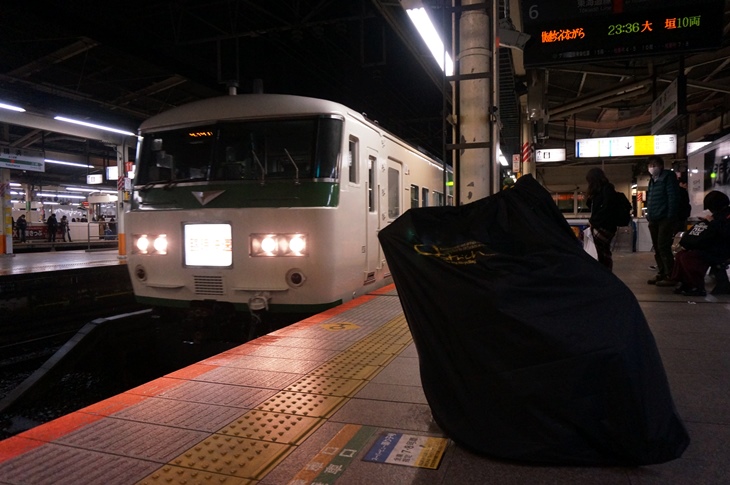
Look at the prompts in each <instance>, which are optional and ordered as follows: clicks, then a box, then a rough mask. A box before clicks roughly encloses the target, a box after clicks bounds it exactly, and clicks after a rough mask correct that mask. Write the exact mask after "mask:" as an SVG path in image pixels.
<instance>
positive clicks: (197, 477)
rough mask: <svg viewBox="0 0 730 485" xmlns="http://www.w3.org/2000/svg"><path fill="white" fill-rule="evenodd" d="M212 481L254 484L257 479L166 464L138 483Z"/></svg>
mask: <svg viewBox="0 0 730 485" xmlns="http://www.w3.org/2000/svg"><path fill="white" fill-rule="evenodd" d="M210 483H215V484H218V485H252V484H254V483H256V480H249V479H248V478H240V477H231V476H228V475H221V474H220V473H211V472H207V471H200V470H192V469H190V468H182V467H179V466H172V465H165V466H163V467H162V468H160V469H159V470H157V471H155V472H154V473H153V474H152V475H150V476H148V477H147V478H145V479H144V480H142V481H141V482H138V485H159V484H162V485H199V484H200V485H202V484H210Z"/></svg>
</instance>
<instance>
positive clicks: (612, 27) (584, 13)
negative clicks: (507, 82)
mask: <svg viewBox="0 0 730 485" xmlns="http://www.w3.org/2000/svg"><path fill="white" fill-rule="evenodd" d="M521 7H522V19H523V29H524V31H525V33H527V34H529V35H530V40H529V41H528V42H527V44H526V45H525V48H524V63H525V67H535V66H547V65H555V64H563V63H569V62H586V61H596V60H602V59H609V58H628V57H638V56H650V55H666V54H679V53H684V52H691V51H700V50H709V49H716V48H719V47H720V46H721V45H722V36H723V19H724V9H725V0H694V1H692V2H688V1H683V0H662V1H661V2H659V1H646V0H620V1H619V0H591V1H586V0H522V2H521Z"/></svg>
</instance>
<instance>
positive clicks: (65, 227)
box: [61, 216, 72, 242]
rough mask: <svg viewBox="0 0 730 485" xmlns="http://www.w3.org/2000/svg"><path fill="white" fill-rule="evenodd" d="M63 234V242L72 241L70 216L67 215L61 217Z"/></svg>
mask: <svg viewBox="0 0 730 485" xmlns="http://www.w3.org/2000/svg"><path fill="white" fill-rule="evenodd" d="M61 235H62V236H63V242H72V241H71V230H70V229H69V227H68V218H67V217H66V216H62V217H61ZM67 238H68V240H67Z"/></svg>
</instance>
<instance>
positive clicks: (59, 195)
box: [35, 192, 86, 199]
mask: <svg viewBox="0 0 730 485" xmlns="http://www.w3.org/2000/svg"><path fill="white" fill-rule="evenodd" d="M35 195H37V196H38V197H58V198H59V199H85V198H86V196H85V195H71V194H48V193H46V192H40V193H37V194H35Z"/></svg>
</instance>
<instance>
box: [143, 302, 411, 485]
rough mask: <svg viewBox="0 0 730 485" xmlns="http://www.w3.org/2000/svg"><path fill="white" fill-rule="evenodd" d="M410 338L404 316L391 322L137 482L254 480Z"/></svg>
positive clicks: (181, 483) (344, 327) (350, 326)
mask: <svg viewBox="0 0 730 485" xmlns="http://www.w3.org/2000/svg"><path fill="white" fill-rule="evenodd" d="M337 327H338V326H337V325H330V326H329V327H328V330H336V328H337ZM340 327H341V330H344V331H346V330H352V329H353V328H354V327H356V325H354V324H348V325H340ZM411 342H412V339H411V335H410V332H409V330H408V326H407V324H406V321H405V317H404V316H402V315H401V316H398V317H396V318H394V319H393V320H390V321H389V322H387V323H385V324H384V325H382V326H381V327H379V328H378V329H376V330H375V331H373V332H372V333H371V334H369V335H368V336H366V337H364V338H362V339H360V340H359V341H357V342H355V343H354V344H353V345H351V346H350V347H348V348H347V349H345V350H343V351H342V352H340V353H339V354H337V355H335V356H334V357H332V358H331V359H330V360H329V361H327V362H326V363H324V364H323V365H321V366H319V367H317V368H316V369H314V370H313V371H311V372H309V374H307V375H306V376H304V377H303V378H302V379H300V380H299V381H297V382H295V383H293V384H291V385H290V386H288V387H287V388H286V389H284V390H282V391H280V392H278V393H277V394H275V395H274V396H272V397H271V398H269V399H268V400H266V401H265V402H263V403H261V404H260V405H258V406H256V408H255V409H252V410H250V411H249V412H247V413H246V414H244V415H243V416H241V417H239V418H237V419H236V420H235V421H234V422H232V423H230V424H228V425H226V426H224V427H223V428H221V429H220V430H219V431H218V432H217V433H215V434H213V435H211V436H210V437H209V438H207V439H205V440H203V441H202V442H200V443H198V444H197V445H196V446H194V447H193V448H191V449H189V450H187V451H186V452H184V453H183V454H181V455H179V456H178V457H176V458H175V459H173V460H172V461H170V462H169V463H168V464H167V465H165V466H163V467H162V468H160V469H159V470H157V471H155V472H154V473H152V474H150V475H149V476H148V477H146V478H145V479H144V480H142V481H141V482H139V483H140V484H159V483H165V484H170V485H176V484H179V485H190V484H197V483H219V484H221V485H229V484H233V485H239V484H248V483H254V482H251V481H249V480H254V481H255V480H259V479H261V478H262V477H263V476H265V474H266V473H268V472H269V471H270V470H271V469H273V467H275V466H276V465H277V464H278V463H279V462H280V461H281V460H283V459H284V458H285V457H286V456H287V455H288V454H289V453H290V452H291V451H292V450H294V449H295V448H296V446H297V445H298V444H300V443H301V442H303V441H304V440H305V439H306V438H307V437H308V436H309V435H310V434H312V433H313V432H314V431H315V430H316V429H317V428H319V426H321V425H322V424H323V423H324V422H326V418H328V417H329V416H331V415H332V414H334V412H335V411H337V410H338V409H339V408H340V407H341V406H342V405H344V404H345V403H346V402H347V401H348V400H349V399H350V396H353V395H355V393H356V392H357V391H358V390H359V389H360V388H362V387H363V386H364V385H365V384H367V382H368V381H369V379H370V378H371V377H373V376H374V375H376V374H377V373H379V372H380V371H381V370H382V369H383V368H384V366H385V365H387V364H388V363H389V362H390V361H391V360H393V359H394V358H395V357H396V356H397V355H398V354H399V353H400V352H401V351H403V349H404V348H405V347H406V346H408V345H409V344H410V343H411Z"/></svg>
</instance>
